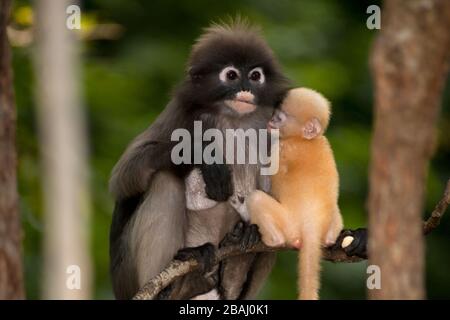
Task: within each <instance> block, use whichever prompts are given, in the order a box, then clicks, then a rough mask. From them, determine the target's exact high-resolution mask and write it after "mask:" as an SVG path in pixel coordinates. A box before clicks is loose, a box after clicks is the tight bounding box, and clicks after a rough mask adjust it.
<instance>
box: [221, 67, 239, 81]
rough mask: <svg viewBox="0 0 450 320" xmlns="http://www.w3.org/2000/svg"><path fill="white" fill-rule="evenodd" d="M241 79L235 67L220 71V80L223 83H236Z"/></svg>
mask: <svg viewBox="0 0 450 320" xmlns="http://www.w3.org/2000/svg"><path fill="white" fill-rule="evenodd" d="M238 78H239V70H238V69H236V68H235V67H233V66H229V67H226V68H224V69H222V71H220V74H219V79H220V81H222V82H227V81H234V80H236V79H238Z"/></svg>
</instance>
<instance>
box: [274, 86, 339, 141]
mask: <svg viewBox="0 0 450 320" xmlns="http://www.w3.org/2000/svg"><path fill="white" fill-rule="evenodd" d="M329 114H330V107H329V103H328V101H327V100H326V99H325V98H324V97H323V96H322V95H321V94H320V93H318V92H316V91H314V90H311V89H307V88H297V89H292V90H290V91H289V93H288V95H287V96H286V98H285V99H284V101H283V103H282V105H281V107H280V109H277V110H276V111H275V113H274V114H273V116H272V119H271V120H270V121H269V123H268V124H267V128H268V130H269V131H271V130H273V129H279V133H280V138H288V137H300V138H303V139H307V140H311V139H314V138H316V137H318V136H319V135H321V134H323V133H324V130H325V128H326V126H327V124H328V120H329Z"/></svg>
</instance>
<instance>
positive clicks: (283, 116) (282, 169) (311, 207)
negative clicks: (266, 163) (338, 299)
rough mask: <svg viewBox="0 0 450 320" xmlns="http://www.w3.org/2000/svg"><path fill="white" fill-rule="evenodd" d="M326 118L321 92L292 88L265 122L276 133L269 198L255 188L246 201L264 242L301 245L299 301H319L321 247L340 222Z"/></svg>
mask: <svg viewBox="0 0 450 320" xmlns="http://www.w3.org/2000/svg"><path fill="white" fill-rule="evenodd" d="M329 118H330V105H329V102H328V101H327V100H326V99H325V98H324V97H323V96H322V95H321V94H320V93H318V92H316V91H313V90H310V89H306V88H297V89H293V90H290V91H289V93H288V95H287V96H286V98H285V99H284V101H283V103H282V106H281V112H279V113H278V114H275V115H274V117H273V118H272V120H271V122H269V129H279V133H280V157H279V171H278V173H277V174H276V175H274V176H273V177H272V195H273V197H271V196H269V195H268V194H266V193H264V192H262V191H259V190H257V191H254V192H253V193H252V194H251V195H250V196H249V198H248V199H247V208H248V210H249V214H250V220H251V222H252V223H256V224H257V225H258V226H259V230H260V232H261V235H262V240H263V242H264V243H265V244H267V245H269V246H283V245H287V246H293V247H296V248H299V249H300V250H299V272H298V274H299V281H298V286H299V299H318V291H319V286H320V280H319V278H320V260H321V247H322V246H330V245H332V244H333V243H334V242H335V240H336V238H337V236H338V235H339V233H340V231H341V230H342V226H343V221H342V217H341V214H340V212H339V208H338V188H339V177H338V172H337V169H336V163H335V161H334V157H333V152H332V150H331V147H330V144H329V142H328V140H327V138H326V137H325V136H323V133H324V132H325V130H326V128H327V126H328V122H329Z"/></svg>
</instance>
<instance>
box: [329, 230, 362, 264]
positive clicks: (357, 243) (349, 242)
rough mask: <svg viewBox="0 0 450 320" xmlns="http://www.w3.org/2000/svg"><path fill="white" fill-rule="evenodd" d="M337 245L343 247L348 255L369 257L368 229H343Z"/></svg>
mask: <svg viewBox="0 0 450 320" xmlns="http://www.w3.org/2000/svg"><path fill="white" fill-rule="evenodd" d="M335 246H339V248H342V249H343V250H344V251H345V253H346V254H347V255H348V256H358V257H360V258H364V259H367V229H366V228H359V229H356V230H348V229H347V230H342V231H341V234H340V235H339V237H338V238H337V240H336V243H335Z"/></svg>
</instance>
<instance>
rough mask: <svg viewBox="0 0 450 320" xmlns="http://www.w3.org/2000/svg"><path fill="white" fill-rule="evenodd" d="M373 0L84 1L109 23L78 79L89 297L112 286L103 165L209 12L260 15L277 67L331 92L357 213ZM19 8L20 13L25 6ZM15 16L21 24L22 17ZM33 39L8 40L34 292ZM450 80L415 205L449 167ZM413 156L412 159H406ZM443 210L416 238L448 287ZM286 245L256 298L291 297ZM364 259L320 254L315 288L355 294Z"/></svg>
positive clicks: (88, 12) (95, 20)
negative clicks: (110, 29)
mask: <svg viewBox="0 0 450 320" xmlns="http://www.w3.org/2000/svg"><path fill="white" fill-rule="evenodd" d="M369 4H373V1H368V0H367V1H352V2H350V1H345V2H344V1H341V2H337V1H330V0H322V1H305V0H304V1H297V0H292V1H290V0H279V1H268V0H258V1H257V0H244V1H216V2H214V3H211V2H210V1H206V0H201V1H192V0H190V1H187V0H185V1H175V0H170V1H162V0H158V1H144V0H133V1H132V0H129V1H123V0H121V1H119V0H91V1H85V2H84V7H83V8H82V10H83V19H84V20H83V21H84V24H83V26H86V28H95V27H96V26H98V25H99V24H104V23H114V24H118V25H120V26H121V27H122V28H123V33H122V34H121V35H119V36H118V37H117V38H115V39H110V40H95V41H83V70H82V71H83V89H84V90H83V91H84V102H85V108H86V114H87V119H88V124H89V143H90V146H89V147H90V154H89V159H90V166H91V180H90V181H91V190H92V200H93V201H92V213H93V219H92V247H91V251H92V256H93V259H94V263H95V297H96V298H111V297H112V293H111V285H110V279H109V271H108V263H109V261H108V259H109V257H108V250H109V248H108V232H109V224H110V221H111V213H112V208H113V203H112V199H111V197H110V195H109V194H108V189H107V184H108V177H109V173H110V171H111V169H112V167H113V165H114V164H115V162H116V161H117V159H118V157H119V156H120V154H121V153H122V152H123V150H124V148H125V147H126V145H127V143H128V142H129V141H130V140H131V139H132V138H133V137H134V136H136V135H137V134H138V133H139V132H141V131H142V130H144V129H145V128H146V127H147V126H148V125H149V124H150V123H151V122H152V121H153V120H154V119H155V117H156V116H157V115H158V113H159V112H160V111H161V110H162V109H163V108H164V106H165V104H166V103H167V101H168V100H169V96H170V91H171V89H172V88H173V87H174V86H175V84H176V83H177V82H178V81H179V80H180V79H181V78H182V77H183V73H184V68H185V61H186V59H187V55H188V53H189V48H190V45H191V44H192V43H193V42H194V39H195V38H196V37H197V36H198V35H199V34H200V33H201V30H202V28H203V27H205V26H208V25H209V23H210V22H211V21H219V20H220V19H226V18H227V16H235V15H236V14H237V13H240V14H241V15H242V16H244V17H248V18H249V19H250V21H252V22H254V23H257V24H259V25H261V26H262V29H263V32H264V34H265V35H266V37H267V39H268V41H269V43H270V45H271V47H272V48H273V49H274V51H275V53H276V54H277V56H278V57H279V58H280V60H281V64H282V65H283V67H284V70H285V72H286V73H287V74H288V75H289V77H290V78H291V79H293V81H294V83H295V84H296V85H299V86H300V85H301V86H309V87H312V88H315V89H317V90H319V91H321V92H322V93H323V94H325V95H326V96H327V97H328V98H329V99H330V100H331V101H332V104H333V118H332V122H331V126H330V129H329V131H328V134H327V135H328V137H329V139H330V141H331V144H332V146H333V148H334V150H335V154H336V160H337V163H338V168H339V172H340V175H341V189H340V192H341V198H340V206H341V210H342V212H343V215H344V219H345V224H346V226H347V227H360V226H364V225H365V224H366V213H365V212H366V210H365V199H366V195H367V172H368V164H369V156H370V139H371V129H372V125H371V123H372V105H373V102H372V101H373V100H372V86H371V79H370V73H369V67H368V57H369V51H370V45H371V42H372V40H373V37H374V36H375V31H371V30H368V29H367V28H366V25H365V22H366V18H367V14H366V13H365V11H366V8H367V6H368V5H369ZM29 6H30V3H29V1H25V0H20V1H16V6H15V13H18V14H17V15H15V16H14V17H15V19H16V21H15V23H16V24H17V25H19V27H21V28H26V27H27V25H26V24H27V23H28V22H27V21H29V17H28V16H27V14H28V13H29V12H30V11H29V10H28V11H27V9H26V10H24V7H28V8H29ZM27 12H28V13H27ZM21 23H22V24H21ZM32 50H33V49H32V47H31V46H30V47H16V48H14V72H15V86H16V97H17V108H18V139H17V141H18V148H19V191H20V203H21V213H22V221H23V226H24V234H25V237H24V253H25V266H26V285H27V295H28V297H29V298H39V297H40V285H41V283H40V279H41V278H42V277H41V275H40V267H41V263H42V250H41V238H42V221H43V217H42V213H43V208H42V200H41V198H42V197H41V196H42V195H41V188H42V185H41V177H40V167H39V149H38V148H39V143H38V132H37V130H36V124H35V99H34V96H33V94H34V92H33V90H34V85H33V82H34V80H33V70H32V65H31V62H32V60H31V59H32V53H33V51H32ZM449 95H450V88H448V87H447V88H446V96H445V98H444V110H443V115H444V116H443V117H442V120H441V121H440V123H439V130H440V135H439V147H438V148H437V150H436V156H435V158H434V160H433V162H432V163H431V166H430V177H429V181H428V186H427V188H428V189H427V190H428V193H427V201H426V212H430V210H432V208H433V206H434V204H435V203H436V201H437V200H438V199H439V197H440V196H441V192H442V190H443V187H444V182H445V181H446V179H447V178H448V177H450V166H449V159H450V136H449V135H448V132H450V119H449V112H450V110H449V108H448V104H449ZM412 161H413V159H412ZM449 221H450V220H449V219H448V218H447V219H444V221H443V225H442V226H441V227H440V228H439V229H438V230H436V232H434V233H433V234H432V235H431V236H429V237H428V238H427V239H428V242H427V244H428V245H427V248H428V252H427V281H428V294H429V297H433V298H445V297H447V298H448V296H449V289H448V288H449V287H450V274H449V273H448V272H447V269H448V266H449V265H450V254H449V250H448V249H447V248H448V246H449V245H450V239H449V238H448V236H447V235H446V231H445V230H448V227H449V226H450V222H449ZM296 261H297V258H296V255H295V253H293V252H288V253H282V254H280V255H279V259H278V263H277V265H276V268H275V270H274V272H273V274H272V275H271V277H270V279H269V281H268V282H267V283H266V285H265V287H264V290H263V292H262V294H261V296H260V297H261V298H273V299H287V298H289V299H293V298H295V296H296V294H295V290H296V280H295V279H296V272H295V270H296V267H295V265H296ZM365 265H366V264H365V263H358V264H351V265H349V264H330V263H324V267H323V270H324V274H323V288H322V296H323V297H324V298H327V299H334V298H351V299H362V298H364V297H365V277H366V274H365Z"/></svg>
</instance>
